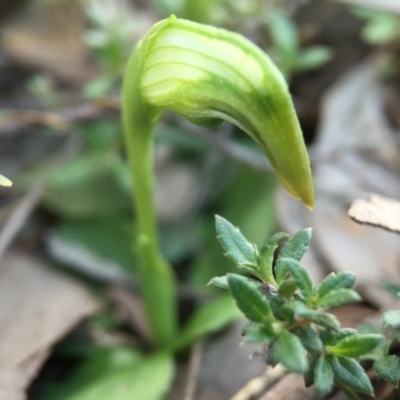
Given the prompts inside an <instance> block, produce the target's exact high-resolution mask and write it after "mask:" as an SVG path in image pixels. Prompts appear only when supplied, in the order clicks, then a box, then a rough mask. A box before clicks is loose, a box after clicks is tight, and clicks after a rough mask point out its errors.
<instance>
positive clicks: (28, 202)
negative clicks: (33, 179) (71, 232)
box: [0, 181, 46, 258]
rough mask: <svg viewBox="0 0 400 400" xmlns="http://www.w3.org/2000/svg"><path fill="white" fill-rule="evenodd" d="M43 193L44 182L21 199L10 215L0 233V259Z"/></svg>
mask: <svg viewBox="0 0 400 400" xmlns="http://www.w3.org/2000/svg"><path fill="white" fill-rule="evenodd" d="M45 191H46V183H45V182H44V181H41V182H38V183H37V184H36V185H35V186H33V187H32V189H31V190H30V191H29V192H28V193H27V194H26V195H25V196H24V197H23V198H22V200H21V202H20V203H19V205H18V206H17V208H16V209H15V210H14V212H13V213H12V214H11V216H10V218H9V219H8V220H7V223H6V225H5V226H4V228H3V230H2V231H1V233H0V258H2V257H3V255H4V253H5V251H6V250H7V248H8V247H9V246H10V244H11V243H12V241H13V240H14V238H15V237H16V236H17V234H18V232H19V231H20V230H21V228H22V227H23V226H24V224H25V222H26V220H27V219H28V218H29V216H30V215H31V214H32V211H33V210H34V209H35V208H36V206H37V205H38V203H39V202H40V199H41V198H42V197H43V195H44V193H45Z"/></svg>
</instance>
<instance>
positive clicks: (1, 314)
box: [0, 254, 96, 400]
mask: <svg viewBox="0 0 400 400" xmlns="http://www.w3.org/2000/svg"><path fill="white" fill-rule="evenodd" d="M95 309H96V303H95V301H94V300H93V298H92V297H91V296H90V295H89V294H88V293H87V292H86V290H85V289H84V288H82V287H81V285H79V284H78V283H77V282H75V281H73V280H71V279H70V278H68V277H67V276H65V275H63V274H61V273H59V272H57V271H55V270H54V269H52V268H50V267H49V266H46V265H44V264H43V262H42V261H38V260H34V259H32V258H28V257H26V256H21V255H17V254H11V255H8V256H7V257H5V258H4V259H3V260H2V261H1V265H0V327H1V329H0V371H1V374H0V400H22V399H25V389H26V388H27V386H28V385H29V384H30V382H31V381H32V379H34V377H35V376H36V374H37V372H38V370H39V368H40V367H41V365H42V364H43V362H44V361H45V360H46V358H47V356H48V354H49V352H50V349H51V346H53V345H54V343H56V342H57V341H58V340H59V339H60V338H61V337H63V336H64V335H65V334H66V333H67V332H68V331H69V330H70V329H72V328H73V327H74V326H76V324H78V323H79V322H80V321H81V320H82V319H83V318H85V317H86V316H88V315H90V314H91V313H93V312H94V311H95Z"/></svg>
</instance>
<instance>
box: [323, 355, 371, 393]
mask: <svg viewBox="0 0 400 400" xmlns="http://www.w3.org/2000/svg"><path fill="white" fill-rule="evenodd" d="M329 362H330V364H331V366H332V370H333V373H334V374H335V377H336V379H337V380H338V381H339V382H341V383H342V384H344V385H346V386H348V387H350V388H351V389H354V390H356V391H358V392H361V393H366V394H370V395H372V394H373V392H374V390H373V388H372V385H371V382H370V380H369V378H368V376H367V374H366V373H365V371H364V369H363V368H362V367H361V365H360V364H359V363H358V362H357V361H356V360H353V359H351V358H347V357H341V356H332V357H329Z"/></svg>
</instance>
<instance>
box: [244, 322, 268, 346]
mask: <svg viewBox="0 0 400 400" xmlns="http://www.w3.org/2000/svg"><path fill="white" fill-rule="evenodd" d="M274 338H275V335H274V334H273V332H272V325H271V329H266V328H265V326H262V325H256V324H252V326H249V327H248V328H247V329H246V333H245V334H244V341H245V342H246V343H264V344H266V343H269V342H271V341H272V340H273V339H274Z"/></svg>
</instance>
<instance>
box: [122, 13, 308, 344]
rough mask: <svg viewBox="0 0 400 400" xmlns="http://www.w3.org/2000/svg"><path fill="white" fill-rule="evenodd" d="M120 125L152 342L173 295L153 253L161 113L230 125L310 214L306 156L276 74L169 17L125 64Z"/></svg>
mask: <svg viewBox="0 0 400 400" xmlns="http://www.w3.org/2000/svg"><path fill="white" fill-rule="evenodd" d="M122 98H123V100H122V113H123V123H124V130H125V135H126V142H127V146H128V155H129V162H130V164H131V170H132V179H133V184H134V190H135V197H136V201H135V208H136V213H137V219H138V234H139V240H138V247H139V255H140V258H141V266H140V274H141V284H142V290H143V297H144V302H145V306H146V311H147V314H148V319H149V323H150V325H151V328H152V331H153V334H154V339H155V342H156V343H157V344H158V345H159V346H168V345H169V344H170V343H171V341H172V340H173V338H174V335H175V334H176V330H177V328H176V325H177V324H176V314H177V312H176V287H175V285H176V284H175V278H174V276H173V272H172V269H171V267H170V266H169V265H168V264H167V263H166V262H165V261H164V260H163V257H162V255H161V254H160V252H159V249H158V238H157V226H156V218H155V212H154V204H153V176H154V173H153V141H154V138H153V135H154V128H155V125H156V123H157V120H158V118H159V116H160V115H161V113H162V112H163V111H164V110H165V109H166V108H168V109H170V110H171V111H174V112H176V113H177V114H179V115H181V116H183V117H184V118H186V119H188V120H190V121H192V122H194V123H196V124H199V125H204V126H216V125H218V124H220V123H222V122H223V121H229V122H232V123H234V124H236V125H237V126H238V127H240V128H241V129H242V130H243V131H244V132H246V133H247V134H248V135H249V136H250V137H251V138H253V140H254V141H255V142H256V143H258V144H259V145H260V146H261V148H262V149H263V151H264V153H265V154H266V156H267V157H268V159H269V160H270V162H271V165H272V166H273V168H274V170H275V172H276V174H277V175H278V177H279V179H280V181H281V183H282V184H283V185H284V186H285V188H286V189H287V190H288V191H289V192H290V193H291V194H292V195H293V196H294V197H296V198H299V199H301V200H303V201H304V202H305V203H306V204H307V206H308V207H310V208H312V207H313V201H314V193H313V185H312V177H311V170H310V163H309V159H308V154H307V151H306V148H305V145H304V140H303V136H302V133H301V129H300V125H299V122H298V120H297V117H296V114H295V111H294V108H293V105H292V101H291V97H290V94H289V92H288V88H287V85H286V82H285V80H284V78H283V77H282V74H281V73H280V72H279V71H278V69H277V68H276V67H275V65H274V64H273V63H272V62H271V60H270V59H269V57H268V56H267V55H266V54H265V53H263V52H262V51H261V50H260V49H259V48H257V47H256V46H255V45H253V44H252V43H251V42H249V41H248V40H246V39H245V38H243V37H242V36H240V35H237V34H235V33H232V32H228V31H225V30H223V29H217V28H213V27H210V26H205V25H201V24H197V23H194V22H190V21H185V20H182V19H177V18H176V17H175V16H171V17H170V18H168V19H166V20H163V21H160V22H158V23H157V24H155V25H154V26H153V27H152V28H151V29H150V31H149V32H148V33H147V34H146V35H145V37H144V38H143V39H142V40H141V41H140V42H139V43H138V45H137V46H136V48H135V50H134V52H133V54H132V56H131V59H130V60H129V63H128V66H127V69H126V74H125V79H124V84H123V96H122Z"/></svg>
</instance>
